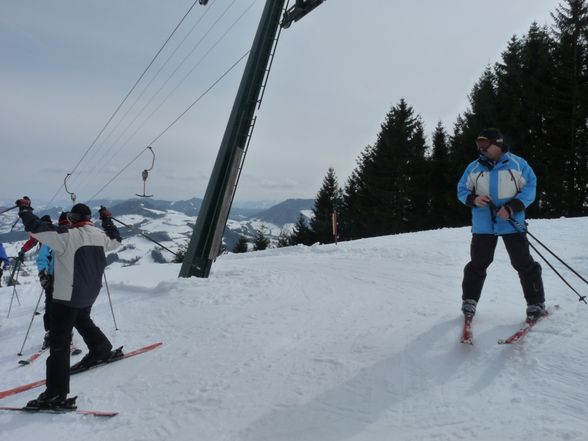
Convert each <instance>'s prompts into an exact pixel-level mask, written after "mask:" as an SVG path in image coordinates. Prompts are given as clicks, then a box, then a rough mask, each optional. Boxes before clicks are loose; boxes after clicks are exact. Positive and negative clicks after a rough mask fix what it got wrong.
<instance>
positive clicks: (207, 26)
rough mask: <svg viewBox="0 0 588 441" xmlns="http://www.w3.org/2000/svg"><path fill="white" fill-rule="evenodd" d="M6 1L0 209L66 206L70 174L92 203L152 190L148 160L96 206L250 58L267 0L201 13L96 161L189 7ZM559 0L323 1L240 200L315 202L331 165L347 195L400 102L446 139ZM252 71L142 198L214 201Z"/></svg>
mask: <svg viewBox="0 0 588 441" xmlns="http://www.w3.org/2000/svg"><path fill="white" fill-rule="evenodd" d="M1 3H2V13H1V14H0V59H1V63H0V146H1V152H2V154H1V157H0V158H1V159H0V161H1V162H0V163H1V165H2V172H1V174H0V188H2V194H1V195H0V201H12V200H14V198H16V197H19V196H21V195H23V194H28V195H30V196H31V198H33V201H34V200H49V199H51V198H52V197H53V196H54V195H55V194H56V193H57V197H56V200H64V199H67V194H66V193H65V192H64V191H63V190H61V191H59V192H58V190H59V188H60V187H61V184H62V183H63V180H64V178H65V176H66V174H67V173H69V172H72V171H74V169H75V173H74V174H73V175H72V177H71V178H70V179H69V181H68V182H69V184H70V187H71V190H72V191H74V192H75V193H76V194H77V195H78V201H85V200H87V199H88V198H90V197H92V196H94V195H96V197H104V198H129V197H132V196H134V194H135V193H142V191H143V182H142V180H141V171H142V170H143V169H144V168H147V167H149V166H150V165H151V157H150V154H149V153H148V151H145V152H144V154H143V155H141V156H140V157H139V158H138V159H137V160H136V161H135V162H134V163H132V164H131V165H130V166H129V167H128V168H127V169H126V170H125V171H124V172H123V173H122V174H121V175H120V176H119V177H118V178H116V179H115V180H114V181H112V183H110V184H109V185H107V186H106V188H104V189H103V190H102V191H100V192H99V193H98V194H96V193H97V192H98V191H99V190H100V189H101V188H102V187H103V186H104V185H105V184H106V183H107V182H108V181H110V180H111V179H112V178H113V177H114V176H115V175H116V174H117V173H119V172H120V171H121V170H122V169H123V167H124V166H125V165H126V164H128V163H129V162H130V161H131V160H132V159H133V158H135V157H136V156H137V155H138V154H139V153H140V152H141V151H144V149H145V147H146V146H147V145H148V144H149V143H150V142H151V141H153V140H154V139H155V138H157V137H158V136H159V135H160V134H161V133H162V132H163V131H164V130H165V129H166V127H168V126H169V125H170V124H171V123H172V122H173V121H174V120H175V119H176V118H177V117H178V116H179V115H180V114H181V113H182V112H183V111H184V110H185V109H186V108H188V106H190V105H191V104H192V103H193V102H194V101H196V100H197V99H198V98H199V97H200V96H201V95H202V94H203V93H204V92H205V91H206V90H207V89H208V88H209V87H210V85H211V84H213V83H214V82H215V81H216V80H217V79H219V78H220V77H221V75H223V73H225V72H226V71H227V69H229V67H230V66H231V65H233V64H234V63H235V62H236V61H237V60H238V59H239V58H240V57H241V56H242V55H243V54H244V53H245V52H246V51H247V50H248V49H250V47H251V43H252V40H253V37H254V34H255V31H256V29H257V24H258V22H259V18H260V16H261V12H262V9H263V6H264V4H265V0H210V1H209V4H208V6H206V7H204V6H201V5H198V4H197V5H196V6H195V7H194V9H193V10H192V12H191V14H190V15H189V16H188V17H187V18H186V20H185V22H184V23H183V25H182V26H181V27H180V28H179V29H178V31H177V33H176V35H175V36H174V38H173V39H172V40H171V41H170V42H169V43H168V46H167V47H166V49H165V50H164V51H163V52H162V53H161V55H160V57H159V58H158V61H157V62H156V63H155V64H154V65H153V66H152V68H151V69H150V70H149V72H148V74H147V75H146V76H145V77H144V79H143V81H142V82H141V83H140V84H139V85H138V87H137V88H136V90H135V92H134V93H133V94H132V95H131V96H130V98H129V100H128V101H127V103H126V105H125V106H123V107H122V108H121V110H120V111H119V113H118V115H117V117H116V118H115V119H114V120H113V121H112V123H111V124H110V125H108V127H107V129H106V130H105V131H104V133H103V135H102V136H101V137H100V138H99V139H98V142H96V143H95V145H94V146H93V147H92V148H91V149H90V150H88V149H89V148H90V146H91V145H92V142H93V141H94V139H95V138H96V136H97V135H98V134H99V132H100V130H101V129H102V127H103V126H104V125H105V124H106V122H107V121H108V119H109V118H110V116H111V115H112V114H113V112H114V111H115V109H116V108H117V106H118V105H119V103H120V102H121V101H122V100H123V98H124V97H125V95H126V94H127V93H128V92H129V90H130V89H131V87H132V86H133V84H134V83H135V81H136V80H137V79H138V78H139V75H140V74H141V73H142V72H143V70H144V69H145V68H146V67H147V65H148V63H149V62H150V61H151V59H152V58H153V56H154V55H155V53H156V52H157V51H158V49H159V48H160V47H161V46H162V45H163V43H164V42H165V40H166V39H167V37H168V36H169V35H170V33H171V32H172V30H173V29H174V27H175V26H176V24H177V23H178V22H179V21H180V19H181V18H182V16H183V15H184V14H185V13H186V11H187V10H188V9H189V7H190V6H191V5H192V3H193V0H167V1H165V2H162V1H161V0H125V1H120V0H116V1H115V0H101V1H79V0H55V1H46V0H19V1H16V0H12V1H10V0H1ZM559 3H560V2H559V1H557V0H494V1H492V2H488V1H483V0H448V1H439V0H413V1H404V0H402V1H401V0H361V1H358V0H327V1H326V2H325V3H323V4H322V5H321V6H319V7H318V8H317V9H315V10H314V11H313V12H312V13H311V14H309V15H308V16H306V17H305V18H304V19H303V20H301V21H300V22H298V23H295V24H294V25H293V26H292V27H291V28H290V29H287V30H284V31H283V32H282V35H281V39H280V43H279V46H278V50H277V53H276V57H275V60H274V63H273V69H272V72H271V76H270V79H269V84H268V88H267V90H266V93H265V98H264V101H263V104H262V107H261V109H260V111H259V112H258V120H257V125H256V128H255V132H254V135H253V140H252V142H251V145H250V148H249V153H248V156H247V159H246V162H245V167H244V170H243V173H242V176H241V182H240V184H239V189H238V191H237V196H236V202H237V203H239V202H243V201H252V200H271V201H281V200H284V199H287V198H313V197H314V196H315V195H316V192H317V191H318V189H319V188H320V185H321V182H322V180H323V178H324V176H325V174H326V172H327V170H328V168H329V167H334V168H335V171H336V173H337V176H338V178H339V181H340V183H341V184H343V183H344V182H345V180H346V179H347V177H348V176H349V174H350V173H351V171H352V170H353V168H354V167H355V163H356V158H357V157H358V155H359V154H360V152H361V151H362V150H363V149H364V148H365V146H366V145H368V144H371V143H373V142H374V141H375V139H376V136H377V134H378V131H379V128H380V124H381V123H382V122H383V120H384V117H385V115H386V113H387V112H388V111H389V110H390V108H391V106H393V105H396V104H397V103H398V102H399V100H400V99H401V98H405V99H406V100H407V102H408V104H409V105H411V106H412V107H413V108H414V110H415V112H416V113H417V114H419V115H421V117H422V119H423V121H424V123H425V128H426V133H427V136H428V137H429V139H430V135H431V133H432V131H433V129H434V127H435V125H436V124H437V122H438V121H441V122H443V123H444V124H445V126H446V128H447V129H448V130H449V131H451V129H452V127H453V124H454V122H455V120H456V118H457V116H458V114H460V113H461V112H463V111H464V110H466V109H467V105H468V100H467V96H468V94H469V92H470V91H471V88H472V86H473V85H474V83H475V82H476V81H477V79H478V78H479V77H480V75H481V73H482V72H483V70H484V68H485V67H486V66H488V65H490V64H493V63H495V62H496V61H498V60H499V59H500V54H501V52H502V51H504V50H505V48H506V46H507V43H508V41H509V39H510V38H511V37H512V36H513V35H519V36H521V35H524V34H525V33H526V32H527V31H528V29H529V26H530V25H531V23H532V22H533V21H536V22H538V23H539V24H547V25H551V23H552V20H551V18H550V15H549V14H550V12H553V11H554V10H555V8H556V7H557V5H558V4H559ZM243 14H244V15H243ZM240 17H242V18H240ZM215 22H216V23H217V24H216V25H214V23H215ZM235 22H236V23H237V24H236V25H235V26H234V27H231V25H232V24H233V23H235ZM229 29H230V30H229ZM228 30H229V31H228ZM227 31H228V33H226V32H227ZM225 33H226V35H225V36H224V38H222V39H221V37H222V36H223V35H224V34H225ZM184 38H185V41H184V44H183V45H181V46H178V45H179V43H180V42H181V41H182V40H183V39H184ZM174 51H175V53H174ZM190 54H191V55H190ZM188 55H189V56H188ZM166 60H169V61H168V62H167V64H165V62H166ZM183 60H185V61H183ZM244 65H245V62H244V61H243V62H241V63H240V64H239V65H238V66H237V67H236V68H235V69H233V70H232V71H230V73H229V74H227V75H226V76H225V77H224V79H223V80H221V81H220V82H219V83H218V84H217V86H216V87H214V88H213V89H212V90H211V91H210V92H209V93H207V94H206V95H204V97H203V98H202V99H200V100H199V101H198V102H197V103H196V104H195V105H194V107H193V108H192V109H191V110H190V111H189V112H188V113H186V115H185V116H184V117H183V118H182V119H181V120H180V121H179V122H178V123H177V124H175V125H174V126H173V127H172V128H170V129H169V130H168V131H167V132H165V134H164V135H163V136H161V137H160V138H159V139H158V140H157V142H155V143H154V144H153V147H154V151H155V155H156V161H155V167H154V168H153V170H152V171H151V172H150V176H149V179H148V181H147V193H149V194H154V195H155V197H157V198H161V199H172V200H179V199H187V198H191V197H202V196H203V195H204V192H205V190H206V185H207V183H208V179H209V176H210V173H211V170H212V166H213V163H214V160H215V158H216V154H217V152H218V148H219V145H220V141H221V139H222V136H223V133H224V130H225V127H226V123H227V120H228V116H229V113H230V110H231V107H232V104H233V100H234V97H235V94H236V91H237V88H238V84H239V81H240V78H241V74H242V70H243V67H244ZM174 71H176V73H175V74H174V75H172V73H173V72H174ZM158 72H159V74H158V75H157V76H156V74H157V73H158ZM146 86H148V87H146ZM505 111H508V109H505ZM488 125H492V121H488ZM86 152H87V154H86V156H85V158H84V159H83V160H82V161H81V163H80V164H79V165H78V162H79V161H80V160H81V159H82V157H83V155H84V153H86ZM472 154H473V153H472ZM76 166H77V168H76Z"/></svg>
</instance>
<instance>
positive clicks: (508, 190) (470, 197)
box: [457, 153, 537, 235]
mask: <svg viewBox="0 0 588 441" xmlns="http://www.w3.org/2000/svg"><path fill="white" fill-rule="evenodd" d="M536 189H537V178H536V176H535V173H534V172H533V169H532V168H531V166H530V165H529V164H528V163H527V161H525V160H524V159H523V158H521V157H519V156H516V155H513V154H512V153H505V154H504V155H502V157H501V158H500V159H498V160H497V161H496V162H493V161H490V160H488V159H487V158H486V157H484V156H483V155H480V157H479V158H478V159H477V160H475V161H473V162H471V163H470V164H469V165H468V166H467V167H466V169H465V172H464V174H463V176H462V177H461V179H460V180H459V182H458V184H457V197H458V199H459V200H460V201H461V202H462V203H464V204H465V205H467V206H469V207H472V233H474V234H496V235H503V234H513V233H517V232H518V231H517V229H516V228H515V227H514V226H513V225H512V224H511V223H510V222H509V221H508V220H504V219H502V218H500V217H498V216H496V215H495V213H494V212H493V211H494V210H493V209H492V208H491V207H490V206H486V207H476V206H475V205H474V199H475V198H476V196H489V197H490V200H491V201H492V202H493V203H494V205H496V206H497V207H500V206H503V205H504V206H506V207H507V208H509V209H510V211H511V213H512V219H513V220H515V221H516V222H517V223H519V224H520V225H521V226H524V225H525V208H527V207H528V206H529V205H531V203H532V202H533V201H534V200H535V194H536Z"/></svg>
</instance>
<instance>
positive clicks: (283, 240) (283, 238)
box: [277, 229, 292, 248]
mask: <svg viewBox="0 0 588 441" xmlns="http://www.w3.org/2000/svg"><path fill="white" fill-rule="evenodd" d="M290 245H292V244H291V243H290V235H289V234H288V232H287V231H286V230H284V229H282V230H281V231H280V236H279V237H278V243H277V247H278V248H284V247H289V246H290Z"/></svg>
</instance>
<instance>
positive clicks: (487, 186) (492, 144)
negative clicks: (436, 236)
mask: <svg viewBox="0 0 588 441" xmlns="http://www.w3.org/2000/svg"><path fill="white" fill-rule="evenodd" d="M476 147H477V149H478V153H479V157H478V159H476V160H475V161H473V162H471V163H470V164H469V165H468V166H467V167H466V169H465V172H464V174H463V176H462V177H461V179H460V180H459V183H458V184H457V197H458V199H459V200H460V201H461V202H462V203H464V204H465V205H467V206H468V207H470V208H471V211H472V241H471V245H470V256H471V260H470V262H469V263H468V264H467V265H466V266H465V268H464V271H463V272H464V275H463V282H462V302H463V303H462V312H463V313H464V315H465V316H466V317H470V318H471V317H473V316H474V314H475V313H476V305H477V303H478V301H479V300H480V295H481V293H482V287H483V286H484V281H485V279H486V269H487V268H488V267H489V266H490V264H491V263H492V260H493V259H494V251H495V249H496V244H497V242H498V237H501V238H502V241H503V242H504V245H505V247H506V251H507V252H508V255H509V257H510V263H511V264H512V266H513V268H514V269H515V270H516V271H517V273H518V275H519V279H520V281H521V286H522V288H523V294H524V296H525V300H526V302H527V311H526V312H527V319H528V320H532V321H534V320H538V319H539V318H540V317H542V316H543V315H544V314H545V293H544V290H543V280H542V278H541V265H539V263H538V262H536V261H535V260H533V257H532V256H531V254H530V252H529V241H528V239H527V234H526V231H519V228H517V225H521V226H523V225H525V209H526V208H527V207H528V206H529V205H530V204H531V203H532V202H533V201H534V200H535V193H536V186H537V178H536V177H535V173H534V172H533V169H532V168H531V166H530V165H529V164H528V163H527V162H526V161H525V160H524V159H523V158H521V157H519V156H516V155H514V154H512V153H510V152H509V148H508V146H507V144H506V143H505V141H504V138H503V136H502V133H501V132H500V130H498V129H485V130H483V131H482V132H481V133H480V135H479V136H478V137H477V138H476ZM523 228H524V227H523Z"/></svg>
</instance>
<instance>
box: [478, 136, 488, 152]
mask: <svg viewBox="0 0 588 441" xmlns="http://www.w3.org/2000/svg"><path fill="white" fill-rule="evenodd" d="M491 145H492V141H490V140H489V139H488V138H483V137H480V138H477V139H476V147H477V148H478V150H488V148H489V147H490V146H491Z"/></svg>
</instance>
